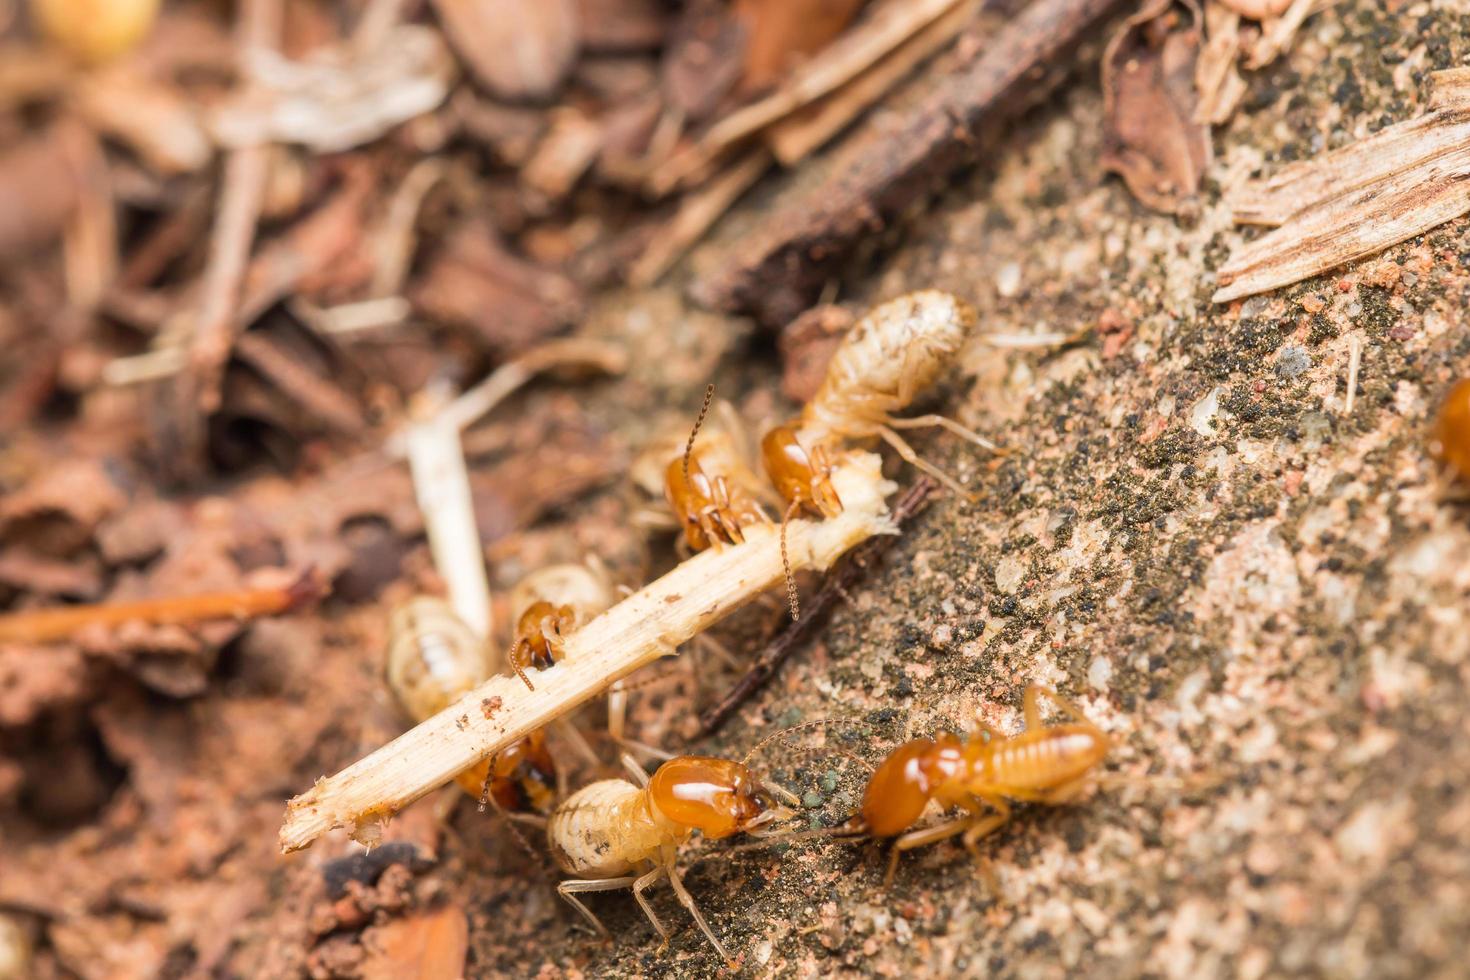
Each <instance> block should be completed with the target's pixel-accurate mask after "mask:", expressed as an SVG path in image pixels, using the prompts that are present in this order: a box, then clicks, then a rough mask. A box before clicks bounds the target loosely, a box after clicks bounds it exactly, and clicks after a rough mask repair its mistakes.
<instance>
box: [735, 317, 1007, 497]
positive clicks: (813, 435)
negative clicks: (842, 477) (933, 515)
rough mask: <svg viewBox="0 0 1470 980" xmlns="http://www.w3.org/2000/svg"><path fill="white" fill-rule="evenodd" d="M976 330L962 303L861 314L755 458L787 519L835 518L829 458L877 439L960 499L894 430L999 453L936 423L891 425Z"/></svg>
mask: <svg viewBox="0 0 1470 980" xmlns="http://www.w3.org/2000/svg"><path fill="white" fill-rule="evenodd" d="M974 326H975V311H974V310H973V309H972V308H971V307H970V306H969V305H968V304H967V303H965V302H964V301H962V300H961V299H960V298H959V297H957V296H954V295H953V294H951V293H946V292H942V291H940V290H937V289H922V290H919V291H917V292H912V293H908V294H906V295H903V296H900V297H898V298H897V299H893V300H889V301H888V302H886V303H883V304H881V305H879V306H876V307H874V308H873V309H872V310H870V311H868V314H867V315H866V316H864V317H863V318H862V319H861V320H859V321H858V322H857V323H856V324H855V325H854V326H853V328H852V330H851V331H850V332H849V333H848V335H847V336H846V337H845V338H844V339H843V341H842V344H841V345H840V346H839V347H838V348H837V351H836V352H835V353H834V354H833V355H832V360H831V362H830V363H829V364H828V365H827V376H826V378H825V379H824V380H823V381H822V385H821V387H820V388H818V389H817V393H816V394H815V395H813V396H812V398H811V400H810V401H808V402H807V403H806V406H805V407H804V408H803V409H802V413H801V416H800V417H799V418H796V419H793V420H791V421H789V422H785V423H782V424H781V425H778V426H776V427H775V428H773V429H771V430H770V431H769V432H767V433H766V435H765V436H764V438H762V439H761V459H762V462H763V463H764V465H765V468H766V473H767V474H768V475H769V476H770V478H771V482H772V483H774V484H775V485H776V489H777V490H778V491H780V493H781V496H782V497H783V498H784V499H785V501H786V503H787V505H788V508H789V509H788V517H790V516H791V514H792V512H800V511H803V510H806V511H810V512H812V513H814V514H816V515H817V516H821V517H832V516H834V515H836V514H837V513H838V512H840V511H841V509H842V501H841V500H839V499H838V497H837V493H836V491H835V490H834V489H833V488H832V483H831V479H830V476H831V471H832V465H833V457H834V456H835V455H836V454H837V452H838V451H839V448H840V446H841V444H842V443H843V442H844V441H846V440H851V439H859V440H861V439H870V438H880V439H882V440H883V441H884V442H887V443H888V444H889V445H890V446H892V447H893V448H894V449H895V450H897V452H898V454H899V455H900V456H901V457H903V458H904V460H906V461H907V462H909V463H911V464H913V465H914V466H916V467H918V468H919V469H921V470H923V471H924V472H925V473H928V474H929V475H930V476H932V477H934V478H935V479H936V480H938V481H939V482H941V483H943V484H944V485H945V486H947V487H949V488H950V489H951V490H953V491H955V492H956V493H959V494H964V493H965V491H964V488H963V487H961V486H960V485H959V484H958V483H957V482H955V480H954V479H953V478H952V477H950V476H949V475H948V474H947V473H945V472H943V471H942V470H940V469H939V468H938V467H936V466H934V465H933V464H931V463H928V462H926V461H925V460H923V459H921V458H920V457H919V455H918V453H916V452H914V450H913V447H911V446H910V445H909V444H908V443H907V442H905V441H904V439H903V437H902V436H900V435H899V434H898V433H897V432H896V431H895V430H896V429H912V428H919V427H922V426H939V427H941V428H944V429H948V430H949V431H950V432H953V433H954V434H956V435H958V436H960V437H961V438H963V439H967V440H969V441H970V442H973V443H974V444H975V445H977V446H982V447H984V448H986V449H990V450H996V449H997V448H998V447H997V446H996V445H995V444H994V443H993V442H991V441H989V440H988V439H985V438H984V437H982V436H980V435H979V434H978V433H975V432H972V431H971V430H969V429H967V428H965V427H964V426H962V425H960V424H959V423H958V422H956V421H954V420H953V419H950V418H946V417H944V416H942V415H920V416H916V417H913V418H897V417H895V416H894V415H893V413H894V412H898V411H902V410H903V409H904V408H906V407H907V406H908V405H909V404H910V403H912V402H913V400H914V398H915V397H917V396H918V394H919V393H920V392H922V391H923V390H924V389H925V388H928V387H929V386H930V385H932V384H933V383H934V381H935V380H936V379H937V378H938V377H939V374H940V372H941V371H942V370H944V368H945V366H946V365H947V364H948V363H949V361H950V360H951V359H952V358H953V357H954V356H955V354H956V353H958V352H959V350H960V348H961V347H962V346H963V345H964V342H965V340H966V338H968V336H969V334H970V332H971V330H973V329H974Z"/></svg>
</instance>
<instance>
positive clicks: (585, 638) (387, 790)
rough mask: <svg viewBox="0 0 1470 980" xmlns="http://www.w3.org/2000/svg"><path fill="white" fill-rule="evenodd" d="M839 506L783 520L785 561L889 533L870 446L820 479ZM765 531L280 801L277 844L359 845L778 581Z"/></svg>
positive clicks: (826, 555)
mask: <svg viewBox="0 0 1470 980" xmlns="http://www.w3.org/2000/svg"><path fill="white" fill-rule="evenodd" d="M832 479H833V483H834V484H835V486H836V489H837V492H838V494H840V495H841V498H842V501H843V504H844V505H845V508H846V509H845V510H844V511H843V513H842V514H840V515H839V516H837V517H835V518H833V519H831V520H828V521H820V522H816V521H807V520H798V521H793V522H792V523H791V525H790V527H789V529H788V532H787V544H788V547H789V550H790V554H791V563H792V567H793V568H827V567H829V566H830V565H831V564H832V563H833V562H834V561H836V560H837V559H838V558H839V557H840V556H841V555H843V554H844V553H845V552H847V551H848V550H850V549H851V548H853V547H854V546H856V545H858V544H861V543H862V542H863V541H866V540H867V539H868V538H870V537H872V536H873V535H875V534H886V533H891V531H892V530H893V525H892V522H891V521H890V520H889V516H888V507H887V505H886V504H885V503H884V498H885V497H886V496H887V494H888V493H890V492H891V491H892V490H893V484H891V483H889V482H888V481H886V480H884V479H883V478H882V475H881V471H880V461H879V459H878V457H877V456H875V455H873V454H871V453H861V452H860V453H852V454H849V455H848V456H847V457H846V458H845V459H844V460H843V462H842V464H841V465H840V466H839V467H838V468H837V469H836V471H835V472H834V473H833V474H832ZM783 575H784V573H783V570H782V566H781V553H780V542H779V540H778V534H777V531H776V529H775V528H774V527H752V528H749V529H747V531H746V539H745V543H743V544H739V545H732V546H729V547H725V548H720V549H711V550H709V551H704V552H701V553H700V554H698V555H696V556H694V557H693V558H691V559H689V560H688V561H686V562H684V563H682V564H681V565H679V566H678V567H676V568H675V569H674V570H673V571H671V572H670V573H669V574H667V575H665V576H664V577H663V578H660V579H658V580H657V581H655V582H653V583H651V584H649V585H648V586H645V587H644V588H643V589H641V590H639V591H638V592H636V593H634V594H633V595H631V596H629V597H628V598H627V599H625V600H623V601H622V602H620V603H618V604H617V605H616V606H614V607H613V608H611V609H609V610H608V611H607V612H605V613H603V614H602V615H601V616H599V617H597V618H596V619H594V620H593V621H592V622H591V623H588V624H587V625H586V626H584V627H583V628H582V629H580V630H577V631H576V632H574V633H572V634H571V635H570V636H569V637H567V645H566V658H565V659H564V660H562V661H560V662H558V663H557V664H556V665H555V666H553V667H551V668H550V669H549V670H546V671H543V672H542V673H540V674H539V675H538V676H537V681H538V683H537V684H536V690H534V691H530V690H527V689H526V686H525V685H524V684H522V683H521V682H520V681H519V680H518V679H517V678H515V677H514V676H513V675H510V674H501V675H498V676H496V677H493V678H491V679H490V680H488V681H486V682H485V683H484V684H482V685H480V686H479V687H478V688H476V689H475V690H473V691H471V692H469V693H468V694H466V695H465V696H464V697H462V698H461V699H460V700H459V701H457V702H456V703H455V704H453V705H451V706H450V707H449V708H447V709H445V710H444V711H442V712H440V713H439V714H437V715H435V716H434V717H433V718H430V719H429V720H428V721H426V722H424V723H423V724H421V725H419V726H417V727H416V728H413V729H411V730H410V731H408V732H406V733H404V734H403V735H401V736H400V737H398V738H397V739H395V740H393V741H392V742H390V743H389V744H387V745H385V746H383V747H382V748H381V749H379V750H378V751H376V752H374V753H372V754H371V755H369V756H368V757H367V758H365V759H362V760H360V761H359V762H357V763H355V764H353V765H351V766H349V767H348V768H346V769H344V770H343V771H342V772H340V773H338V774H337V775H335V776H331V777H329V778H324V779H320V780H318V781H317V783H316V785H315V786H313V787H312V788H311V789H310V790H309V791H307V792H306V793H304V794H302V795H301V796H298V797H296V798H295V799H293V800H291V802H290V803H289V804H288V805H287V807H286V819H285V823H284V824H283V826H282V827H281V834H280V842H281V848H282V850H285V851H294V850H298V849H300V848H303V847H306V846H308V845H309V844H311V842H312V841H314V840H316V838H318V837H320V836H321V835H322V834H324V833H326V832H327V831H328V830H331V829H332V828H334V827H347V828H348V829H349V831H350V832H351V833H352V835H353V836H354V837H356V838H357V839H358V840H362V841H371V840H374V839H375V838H376V837H377V835H378V833H379V831H380V828H379V824H380V823H381V822H382V821H383V820H385V819H387V818H389V817H391V816H392V815H393V814H395V813H397V812H398V811H399V810H401V809H403V808H404V807H405V806H407V805H408V804H410V803H412V802H413V801H414V800H416V799H418V798H419V797H421V796H423V795H424V794H425V793H428V792H430V791H431V790H433V789H434V788H435V787H437V786H440V785H442V784H443V783H446V782H448V781H449V780H450V779H452V778H453V777H454V776H455V774H456V773H459V772H462V771H464V770H465V769H468V768H469V767H470V766H472V765H474V764H475V763H477V762H478V761H479V760H481V759H483V758H485V757H486V756H489V755H491V754H493V753H495V752H498V751H500V750H501V749H502V748H504V747H505V746H507V745H509V744H511V743H512V742H514V741H515V740H516V739H519V738H522V737H524V736H525V735H526V734H527V733H528V732H530V731H532V730H533V729H536V728H540V727H542V726H543V725H545V724H546V723H548V722H549V721H551V720H552V719H554V718H558V717H560V716H562V715H564V714H566V713H567V712H568V711H571V710H572V709H573V708H575V707H576V706H577V705H579V704H581V703H583V702H584V701H586V700H588V699H589V698H592V697H594V696H596V695H597V694H598V693H600V692H602V691H603V690H605V689H606V688H607V687H608V686H609V685H611V684H612V683H613V682H614V681H617V680H620V679H622V678H623V677H626V676H627V675H628V674H631V673H632V672H633V671H635V670H637V669H638V668H640V667H643V666H646V665H648V664H650V663H652V662H653V661H655V660H657V659H658V658H660V657H662V656H665V655H667V654H668V653H670V652H672V651H673V650H674V649H675V648H676V647H678V646H679V644H681V643H684V642H685V641H687V640H689V639H690V638H692V637H693V636H695V635H696V634H698V633H700V632H702V631H703V630H705V629H708V628H709V627H710V626H712V625H714V624H715V623H717V622H719V621H720V620H721V619H723V618H724V617H725V616H727V615H729V614H730V613H731V612H733V611H735V610H736V609H738V608H740V607H741V606H743V605H745V604H746V603H747V602H749V601H751V600H752V599H753V598H755V597H756V596H757V595H759V594H760V593H761V592H764V591H765V590H767V589H769V588H772V587H774V586H776V585H778V584H779V583H780V582H781V581H782V580H783Z"/></svg>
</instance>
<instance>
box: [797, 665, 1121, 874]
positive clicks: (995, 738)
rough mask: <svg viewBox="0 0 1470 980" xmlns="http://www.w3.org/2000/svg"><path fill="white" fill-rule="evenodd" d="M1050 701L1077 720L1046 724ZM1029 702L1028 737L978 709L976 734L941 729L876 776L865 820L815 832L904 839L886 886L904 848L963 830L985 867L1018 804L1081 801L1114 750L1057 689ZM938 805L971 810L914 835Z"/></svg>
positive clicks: (903, 749)
mask: <svg viewBox="0 0 1470 980" xmlns="http://www.w3.org/2000/svg"><path fill="white" fill-rule="evenodd" d="M1043 698H1045V699H1047V700H1049V701H1051V702H1052V704H1054V705H1056V707H1057V708H1059V709H1060V710H1061V711H1062V712H1063V713H1064V714H1065V715H1067V717H1068V718H1070V719H1071V720H1070V721H1069V722H1065V723H1063V724H1056V725H1046V724H1044V723H1043V722H1042V720H1041V701H1042V699H1043ZM1024 705H1025V717H1026V729H1025V731H1023V732H1021V733H1020V734H1019V735H1009V736H1008V735H1006V734H1004V733H1003V732H1000V731H998V730H997V729H995V728H992V727H991V726H990V725H987V724H986V723H985V722H983V721H981V720H980V718H979V716H978V713H977V715H976V718H975V731H974V732H973V733H972V734H971V735H970V737H969V738H965V737H964V736H961V735H956V734H954V733H952V732H941V733H940V734H938V735H936V736H935V737H934V738H918V739H914V740H912V741H910V742H905V743H904V744H903V745H900V746H899V747H898V748H896V749H894V750H893V751H892V752H890V753H889V754H888V757H887V758H885V759H884V760H883V761H882V762H881V763H880V764H879V765H878V768H877V769H876V770H875V771H874V772H873V774H872V776H871V777H869V779H868V786H867V789H866V791H865V792H864V794H863V803H862V808H861V809H860V810H859V811H858V814H857V816H856V817H854V818H853V819H852V820H849V821H848V822H847V823H845V824H842V825H840V826H838V827H833V828H831V829H829V830H826V831H817V832H809V833H810V835H811V836H824V835H828V834H835V835H867V836H870V837H896V838H897V840H895V841H894V843H893V851H892V856H891V857H890V858H889V861H888V873H887V874H886V875H885V876H884V879H883V885H884V887H885V888H886V887H887V886H888V885H890V884H892V882H893V876H894V874H895V873H896V872H897V870H898V859H899V857H900V856H901V855H902V854H903V852H904V851H911V850H913V849H914V848H916V847H923V846H924V845H926V844H933V843H935V842H937V841H942V840H946V839H948V838H950V837H954V836H956V835H958V834H963V835H964V836H963V837H962V839H961V840H962V843H963V844H964V846H965V849H966V850H967V851H969V852H970V854H971V856H972V857H974V858H975V859H976V861H978V862H980V865H981V867H982V868H983V867H985V864H984V859H983V857H982V856H981V854H980V849H979V846H978V845H979V841H980V839H981V838H983V837H985V836H987V835H989V834H992V833H994V832H995V831H997V830H999V829H1000V828H1001V827H1003V826H1005V824H1006V823H1007V822H1008V821H1009V820H1010V819H1011V803H1012V802H1023V803H1043V804H1047V805H1050V806H1056V805H1060V804H1063V803H1067V802H1070V801H1071V800H1074V799H1076V798H1077V797H1078V796H1079V795H1080V794H1081V793H1082V791H1083V790H1084V789H1086V788H1087V786H1088V785H1089V783H1090V782H1091V779H1092V774H1093V770H1094V769H1096V768H1097V766H1098V765H1100V764H1101V763H1102V761H1103V759H1104V758H1106V756H1107V754H1108V750H1109V748H1110V747H1111V741H1110V740H1109V738H1108V736H1107V734H1106V733H1105V732H1103V730H1102V729H1100V728H1098V727H1097V726H1096V725H1094V724H1093V723H1092V722H1090V721H1088V720H1087V718H1086V717H1085V716H1083V714H1082V712H1081V711H1080V710H1079V709H1078V708H1077V707H1076V706H1075V705H1074V704H1072V702H1070V701H1068V700H1067V699H1066V698H1064V697H1062V696H1061V695H1060V694H1058V693H1057V692H1055V691H1053V690H1051V689H1050V688H1046V687H1040V686H1037V685H1031V686H1029V687H1027V688H1026V694H1025V700H1024ZM931 800H932V801H936V802H938V803H939V804H940V805H942V806H944V807H946V808H949V807H959V808H960V809H962V810H964V811H965V812H964V814H963V815H962V816H958V817H955V818H953V819H950V820H946V821H944V822H943V823H939V824H935V825H934V826H932V827H924V828H920V829H918V830H911V829H910V828H911V827H913V826H914V824H915V823H917V822H918V820H919V818H920V817H921V816H922V815H923V813H924V810H925V809H926V808H927V807H928V805H929V803H930V801H931ZM807 835H808V834H807V833H802V834H793V835H791V836H792V837H800V836H807Z"/></svg>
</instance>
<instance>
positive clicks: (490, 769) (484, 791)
mask: <svg viewBox="0 0 1470 980" xmlns="http://www.w3.org/2000/svg"><path fill="white" fill-rule="evenodd" d="M494 778H495V759H494V757H493V756H492V757H491V759H490V764H489V765H488V766H486V767H485V781H484V782H482V783H481V784H480V805H479V806H478V807H476V808H475V809H476V810H478V811H479V812H480V813H484V812H485V808H486V807H487V806H488V805H489V803H490V780H492V779H494Z"/></svg>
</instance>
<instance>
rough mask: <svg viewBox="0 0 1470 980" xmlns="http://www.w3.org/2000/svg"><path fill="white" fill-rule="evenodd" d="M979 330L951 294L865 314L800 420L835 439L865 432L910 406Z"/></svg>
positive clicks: (931, 294) (908, 298)
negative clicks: (869, 427) (966, 340)
mask: <svg viewBox="0 0 1470 980" xmlns="http://www.w3.org/2000/svg"><path fill="white" fill-rule="evenodd" d="M974 325H975V311H974V310H973V309H971V308H970V306H969V304H967V303H965V302H964V301H963V300H961V299H960V298H959V297H958V296H955V295H954V294H953V293H946V292H943V291H941V290H937V289H921V290H918V291H916V292H912V293H907V294H905V295H903V296H900V297H898V298H897V299H892V300H889V301H888V302H886V303H883V304H881V305H879V306H876V307H874V308H873V309H872V310H869V311H868V314H867V315H866V316H864V317H863V318H862V319H861V320H859V321H858V322H857V323H856V324H855V325H854V326H853V328H852V330H851V332H849V333H848V335H847V337H846V338H844V340H843V342H842V346H841V347H839V348H837V352H836V353H835V354H834V355H833V356H832V361H831V363H830V364H829V365H828V367H827V377H826V379H825V380H823V382H822V387H821V388H819V389H818V390H817V393H816V395H815V396H813V398H812V400H811V401H810V402H808V403H807V408H806V413H805V416H804V419H803V421H804V422H805V423H806V424H807V425H808V426H810V427H812V428H814V429H818V430H826V431H827V432H830V433H833V434H849V435H862V434H866V433H865V432H863V431H862V430H863V429H864V428H865V425H864V423H868V422H871V423H875V424H876V423H877V422H880V421H881V420H882V418H883V417H884V416H885V415H887V414H889V413H891V412H897V411H900V410H902V409H903V408H905V407H906V406H907V405H908V404H909V402H911V401H912V400H913V398H914V396H915V395H916V394H917V393H918V392H920V391H923V390H924V389H925V388H927V387H928V386H929V385H931V384H933V383H934V380H935V379H936V378H937V377H938V376H939V373H940V372H941V371H942V370H943V369H944V366H945V364H946V363H947V362H948V361H949V359H950V358H952V357H953V356H954V355H955V353H956V352H957V351H958V350H959V349H960V347H961V346H962V345H963V344H964V342H965V338H966V337H967V336H968V335H969V333H970V330H971V329H972V328H973V327H974Z"/></svg>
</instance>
